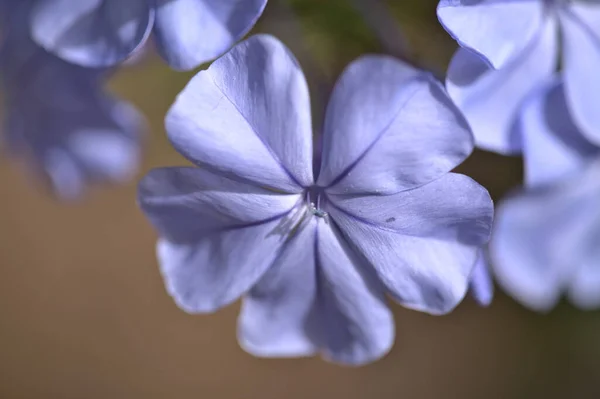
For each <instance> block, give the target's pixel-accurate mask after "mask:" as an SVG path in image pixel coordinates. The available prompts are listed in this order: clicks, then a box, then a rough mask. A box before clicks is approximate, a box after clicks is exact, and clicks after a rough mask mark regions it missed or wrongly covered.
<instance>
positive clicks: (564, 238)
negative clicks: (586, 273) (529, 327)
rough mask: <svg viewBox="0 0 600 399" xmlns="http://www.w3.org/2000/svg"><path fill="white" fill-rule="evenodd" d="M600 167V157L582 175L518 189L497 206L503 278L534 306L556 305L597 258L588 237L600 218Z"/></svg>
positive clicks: (495, 244) (496, 259) (497, 264)
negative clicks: (572, 281)
mask: <svg viewBox="0 0 600 399" xmlns="http://www.w3.org/2000/svg"><path fill="white" fill-rule="evenodd" d="M599 171H600V162H598V161H596V162H595V163H592V164H591V165H590V166H588V167H586V169H585V170H584V171H583V172H582V173H581V174H579V175H578V176H577V178H576V179H568V180H561V181H560V182H557V183H554V184H547V185H540V186H535V187H531V188H529V189H527V190H521V191H518V192H516V193H515V194H514V195H513V196H511V197H510V198H509V199H507V200H505V201H504V202H503V203H502V204H501V205H500V206H499V208H498V210H497V213H496V223H495V225H494V232H493V236H492V241H491V243H490V255H491V257H492V261H493V263H492V264H493V266H494V272H495V274H496V277H497V281H498V282H499V283H500V284H501V285H502V286H503V287H504V289H505V290H506V291H507V292H508V293H510V294H511V295H512V296H513V297H515V298H516V299H517V300H519V301H520V302H522V303H524V304H525V305H527V306H529V307H530V308H532V309H535V310H539V311H545V310H549V309H550V308H552V307H553V306H554V305H555V304H556V302H557V301H558V298H559V297H560V295H561V293H562V291H563V290H564V289H565V288H566V287H567V285H568V284H569V281H570V279H571V278H572V277H571V276H572V275H573V274H574V273H577V268H578V267H580V265H581V264H582V263H585V262H587V261H588V260H589V259H591V258H590V256H589V255H590V254H593V252H590V249H589V246H588V245H587V243H588V242H589V238H588V237H591V235H590V234H592V235H593V234H594V233H595V230H594V228H595V226H597V223H598V220H600V215H598V206H597V203H598V201H597V199H598V197H599V195H600V181H599V180H598V175H599ZM540 210H543V211H542V212H540Z"/></svg>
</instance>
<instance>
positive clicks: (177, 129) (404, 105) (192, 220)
mask: <svg viewBox="0 0 600 399" xmlns="http://www.w3.org/2000/svg"><path fill="white" fill-rule="evenodd" d="M166 128H167V131H168V134H169V138H170V140H171V142H172V143H173V145H174V146H175V148H176V149H177V150H178V151H179V152H180V153H181V154H183V155H184V156H185V157H186V158H188V159H189V160H191V161H192V162H193V163H194V164H196V165H197V166H198V167H197V168H194V167H180V168H163V169H155V170H153V171H151V172H150V173H149V174H148V175H147V176H146V177H145V178H144V179H143V180H142V181H141V183H140V186H139V203H140V206H141V208H142V209H143V211H144V212H145V213H146V215H147V216H148V218H149V219H150V221H151V222H152V223H153V225H154V226H155V227H156V229H157V230H158V232H159V234H160V239H159V242H158V249H157V253H158V259H159V263H160V267H161V270H162V273H163V276H164V279H165V281H166V286H167V289H168V291H169V293H170V294H171V295H172V296H173V297H174V299H175V301H176V302H177V304H178V305H179V306H180V307H181V308H183V309H184V310H186V311H188V312H191V313H205V312H213V311H216V310H217V309H219V308H221V307H223V306H225V305H228V304H230V303H232V302H233V301H235V300H237V299H238V298H240V297H241V296H243V298H244V299H243V304H242V309H241V314H240V316H239V328H238V338H239V341H240V343H241V345H242V347H243V348H245V349H246V350H247V351H249V352H251V353H253V354H255V355H259V356H308V355H313V354H315V353H319V352H320V353H322V354H323V356H324V357H325V358H327V359H328V360H331V361H334V362H340V363H347V364H364V363H367V362H370V361H373V360H376V359H378V358H380V357H381V356H383V355H384V354H385V353H386V352H387V351H388V350H389V349H390V347H391V345H392V343H393V340H394V325H393V320H392V314H391V312H390V310H389V309H388V307H387V304H386V298H385V296H386V295H385V294H386V293H389V294H391V295H392V296H393V298H395V299H396V300H397V301H398V302H400V303H401V304H402V305H404V306H406V307H408V308H412V309H416V310H420V311H424V312H429V313H431V314H442V313H446V312H449V311H450V310H452V309H453V308H454V307H455V306H456V305H457V304H458V303H459V302H460V300H461V299H462V298H463V296H464V294H465V292H466V290H467V286H468V283H469V278H470V275H471V270H472V268H473V266H474V263H475V260H476V257H477V254H478V249H479V247H480V246H481V245H483V244H484V243H485V242H486V241H487V240H488V235H489V231H490V228H491V222H492V213H493V209H492V202H491V200H490V197H489V195H488V193H487V191H486V190H485V189H484V188H483V187H481V186H480V185H479V184H477V183H475V182H474V181H473V180H471V179H470V178H468V177H466V176H463V175H459V174H454V173H448V172H449V171H450V170H451V169H453V168H454V167H455V166H457V165H458V164H459V163H460V162H462V161H463V160H464V159H465V158H466V157H467V156H468V155H469V154H470V153H471V151H472V147H473V143H472V137H471V134H470V132H469V129H468V127H467V125H466V122H465V121H464V119H463V117H462V116H461V114H460V113H459V112H458V111H457V109H456V108H455V107H454V106H453V105H452V103H451V101H450V99H449V98H448V97H447V95H446V93H445V91H444V89H443V87H442V86H441V85H440V84H439V83H438V82H436V81H435V80H433V78H432V77H431V76H430V75H429V74H427V73H423V72H419V71H416V70H414V69H412V68H410V67H408V66H406V65H405V64H402V63H401V62H400V61H398V60H395V59H393V58H390V57H384V56H365V57H362V58H359V59H358V60H357V61H355V62H354V63H352V64H351V65H350V66H349V67H348V68H347V69H346V70H345V71H344V73H343V74H342V76H341V78H340V79H339V81H338V83H337V85H336V87H335V89H334V91H333V94H332V97H331V101H330V103H329V106H328V109H327V115H326V118H325V122H324V128H323V130H324V136H323V148H322V154H321V155H322V162H321V163H320V164H319V165H315V166H316V168H315V170H317V171H318V173H317V174H316V176H315V175H313V140H312V137H313V133H312V128H311V115H310V100H309V94H308V89H307V84H306V81H305V79H304V76H303V74H302V71H301V69H300V66H299V65H298V63H297V61H296V60H295V59H294V57H293V55H292V54H291V53H290V52H289V51H288V50H287V49H286V48H285V47H284V46H283V45H282V44H281V43H280V42H279V41H277V40H276V39H274V38H272V37H270V36H264V35H259V36H254V37H252V38H250V39H248V40H247V41H245V42H242V43H240V44H239V45H237V46H236V47H234V48H233V49H232V50H231V51H230V52H229V53H227V54H226V55H225V56H223V57H222V58H220V59H219V60H217V61H215V62H214V63H213V64H212V65H211V67H210V68H209V69H208V70H206V71H202V72H200V73H199V74H197V75H196V76H195V77H194V78H193V79H192V80H191V81H190V83H189V84H188V85H187V87H186V88H185V89H184V90H183V91H182V93H181V94H180V95H179V96H178V98H177V100H176V102H175V104H174V105H173V107H172V108H171V110H170V111H169V113H168V115H167V117H166ZM314 159H319V157H318V156H317V157H314Z"/></svg>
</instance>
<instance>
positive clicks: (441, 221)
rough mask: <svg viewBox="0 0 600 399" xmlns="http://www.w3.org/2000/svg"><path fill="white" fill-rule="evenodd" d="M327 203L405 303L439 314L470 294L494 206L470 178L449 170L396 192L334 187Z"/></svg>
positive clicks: (445, 311)
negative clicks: (352, 192)
mask: <svg viewBox="0 0 600 399" xmlns="http://www.w3.org/2000/svg"><path fill="white" fill-rule="evenodd" d="M328 199H329V201H328V202H327V203H326V209H327V211H328V212H329V213H330V215H331V218H332V219H333V220H334V221H335V223H336V224H338V225H339V226H340V229H341V230H342V232H343V233H344V235H345V236H346V237H347V238H348V240H349V241H350V242H351V243H352V245H354V246H355V247H356V249H357V250H358V251H359V252H360V253H361V254H362V255H363V256H364V257H365V259H367V260H368V261H369V263H371V265H372V267H373V268H374V269H375V270H376V272H377V274H378V275H379V277H380V279H381V280H382V281H383V283H384V284H385V285H386V287H387V289H388V290H389V291H390V292H391V294H392V295H393V296H394V297H395V298H396V299H397V300H398V301H399V302H400V303H401V304H402V305H404V306H406V307H409V308H412V309H416V310H420V311H425V312H428V313H432V314H442V313H447V312H449V311H451V310H452V309H453V308H454V307H455V306H456V305H457V304H458V303H459V302H460V301H461V300H462V298H463V296H464V295H465V292H466V290H467V286H468V283H469V280H470V275H471V271H472V269H473V267H474V265H475V260H476V259H477V256H478V251H479V248H480V247H481V246H482V245H483V244H485V243H486V242H487V240H488V239H489V234H490V229H491V224H492V214H493V206H492V201H491V199H490V197H489V194H488V193H487V191H486V190H485V189H484V188H483V187H481V186H480V185H479V184H477V183H475V182H474V181H473V180H471V179H470V178H468V177H466V176H463V175H457V174H452V173H451V174H447V175H445V176H443V177H441V178H439V179H437V180H434V181H433V182H431V183H429V184H426V185H424V186H421V187H419V188H416V189H414V190H409V191H406V192H401V193H398V194H395V195H388V196H343V195H328Z"/></svg>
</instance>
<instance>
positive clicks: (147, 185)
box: [138, 167, 300, 243]
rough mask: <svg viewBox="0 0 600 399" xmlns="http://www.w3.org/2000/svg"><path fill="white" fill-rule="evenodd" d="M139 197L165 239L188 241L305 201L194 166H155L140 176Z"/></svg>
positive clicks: (247, 223)
mask: <svg viewBox="0 0 600 399" xmlns="http://www.w3.org/2000/svg"><path fill="white" fill-rule="evenodd" d="M138 198H139V203H140V207H141V208H142V210H143V211H144V212H145V213H146V216H147V217H148V218H149V219H150V221H151V222H152V223H153V225H154V226H155V228H156V229H157V230H158V232H159V233H160V235H161V236H162V237H165V238H168V239H170V240H171V241H181V242H188V243H194V242H195V241H197V240H199V239H200V238H202V237H203V236H204V235H206V234H208V233H211V232H214V231H220V230H223V229H233V228H236V227H244V226H251V225H256V224H260V223H262V222H263V221H265V220H271V219H272V220H276V219H279V218H283V217H284V216H285V215H287V214H288V213H290V211H291V210H292V208H293V207H294V205H295V204H296V203H297V202H298V201H299V200H300V197H299V196H298V195H280V194H277V193H274V192H272V191H268V190H265V189H263V188H259V187H255V186H252V185H249V184H246V183H241V182H236V181H234V180H231V179H228V178H226V177H222V176H218V175H215V174H212V173H210V172H208V171H206V170H203V169H198V168H190V167H180V168H179V167H178V168H161V169H153V170H152V171H150V172H149V173H148V174H147V175H146V176H145V177H144V178H143V179H142V180H141V182H140V184H139V189H138Z"/></svg>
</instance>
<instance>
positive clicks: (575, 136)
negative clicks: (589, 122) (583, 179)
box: [518, 78, 600, 185]
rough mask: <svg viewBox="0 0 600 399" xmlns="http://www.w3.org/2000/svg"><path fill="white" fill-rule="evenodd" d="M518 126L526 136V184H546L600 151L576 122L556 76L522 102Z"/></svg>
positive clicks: (524, 148)
mask: <svg viewBox="0 0 600 399" xmlns="http://www.w3.org/2000/svg"><path fill="white" fill-rule="evenodd" d="M518 128H519V131H520V132H521V134H522V137H523V152H524V154H525V157H524V162H525V181H526V184H527V185H538V184H547V183H551V182H553V181H556V180H558V179H561V178H564V177H565V176H567V175H568V174H570V173H574V172H576V171H578V170H581V169H582V168H583V167H584V165H585V164H586V163H587V162H588V161H589V159H590V158H591V157H593V156H597V155H600V148H598V147H594V146H593V145H592V144H591V143H589V142H588V141H587V139H586V138H585V137H584V136H583V135H582V134H581V132H580V130H579V129H578V128H577V126H575V124H574V122H573V119H572V118H571V115H570V113H569V107H568V106H567V103H566V99H565V94H564V90H563V84H562V82H561V80H560V79H558V78H554V79H551V80H550V81H548V82H547V83H546V84H544V85H542V87H541V88H540V89H539V90H535V91H534V92H533V93H532V95H531V96H529V97H528V98H527V99H526V100H525V102H524V103H523V108H522V109H521V115H520V118H519V121H518Z"/></svg>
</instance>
